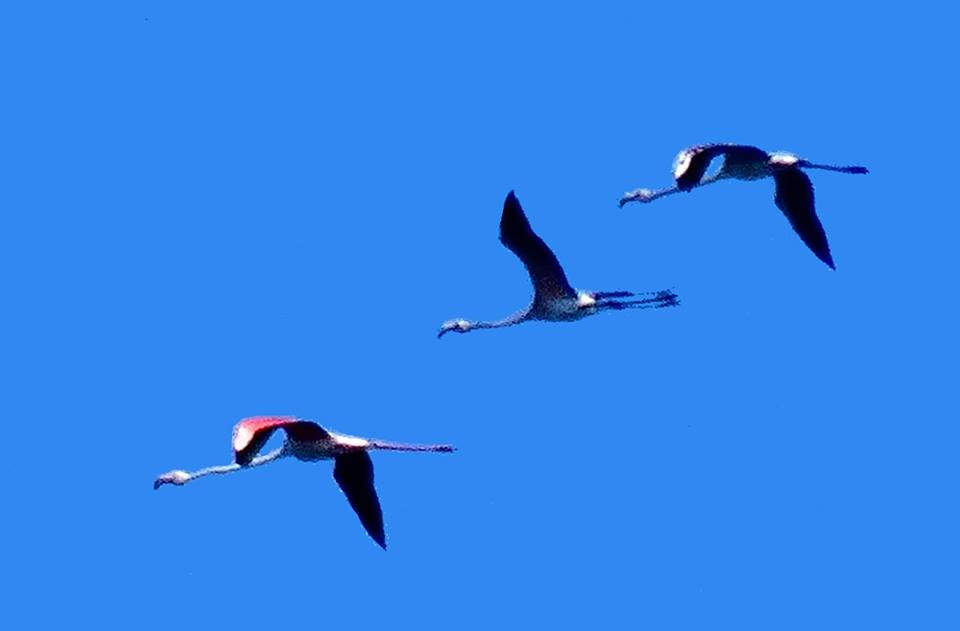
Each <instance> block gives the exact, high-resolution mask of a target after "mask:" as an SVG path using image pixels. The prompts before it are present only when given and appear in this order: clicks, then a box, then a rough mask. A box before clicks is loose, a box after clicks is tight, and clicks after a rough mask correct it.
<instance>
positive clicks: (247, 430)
mask: <svg viewBox="0 0 960 631" xmlns="http://www.w3.org/2000/svg"><path fill="white" fill-rule="evenodd" d="M278 429H283V430H284V431H286V432H287V435H288V436H289V437H290V438H291V439H293V440H296V441H299V442H317V441H321V440H324V439H327V438H329V437H330V434H329V433H328V432H327V430H325V429H323V428H322V427H320V426H319V425H317V424H316V423H314V422H313V421H304V420H302V419H299V418H297V417H295V416H252V417H250V418H245V419H243V420H242V421H240V422H239V423H237V426H236V427H234V428H233V457H234V461H235V462H236V463H237V464H239V465H248V464H250V461H251V460H253V459H254V457H256V455H257V454H258V453H260V450H261V449H263V446H264V445H265V444H267V441H268V440H270V437H271V436H272V435H273V433H274V432H275V431H276V430H278Z"/></svg>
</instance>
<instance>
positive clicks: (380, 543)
mask: <svg viewBox="0 0 960 631" xmlns="http://www.w3.org/2000/svg"><path fill="white" fill-rule="evenodd" d="M373 540H374V541H376V542H377V545H378V546H380V547H381V548H383V549H384V550H386V549H387V538H386V537H385V536H384V535H380V536H379V537H373Z"/></svg>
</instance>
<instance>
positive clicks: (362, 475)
mask: <svg viewBox="0 0 960 631" xmlns="http://www.w3.org/2000/svg"><path fill="white" fill-rule="evenodd" d="M333 479H334V480H336V481H337V484H339V485H340V489H341V490H342V491H343V494H344V495H346V496H347V501H348V502H350V506H351V507H352V508H353V511H354V512H355V513H356V514H357V517H359V518H360V523H361V524H363V527H364V529H366V531H367V534H369V535H370V536H371V537H373V540H374V541H376V542H377V543H378V544H379V545H380V547H381V548H383V549H386V548H387V538H386V534H385V533H384V532H383V511H382V510H380V499H379V498H378V497H377V489H376V488H374V486H373V461H371V460H370V454H368V453H367V452H366V451H350V452H347V453H344V454H340V455H339V456H337V459H336V462H335V463H334V465H333Z"/></svg>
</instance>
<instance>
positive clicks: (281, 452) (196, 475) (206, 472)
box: [184, 445, 290, 484]
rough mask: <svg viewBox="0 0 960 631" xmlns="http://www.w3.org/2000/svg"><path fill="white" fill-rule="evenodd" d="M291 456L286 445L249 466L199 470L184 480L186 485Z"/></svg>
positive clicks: (232, 464)
mask: <svg viewBox="0 0 960 631" xmlns="http://www.w3.org/2000/svg"><path fill="white" fill-rule="evenodd" d="M289 455H290V452H289V451H288V450H287V448H286V445H284V446H283V447H278V448H277V449H274V450H273V451H271V452H269V453H266V454H264V455H262V456H257V457H256V458H254V459H253V460H251V461H250V463H249V464H247V465H239V464H237V463H235V462H234V463H231V464H223V465H214V466H212V467H206V468H204V469H199V470H197V471H193V472H189V473H187V476H188V477H187V479H186V480H184V484H186V483H187V482H190V481H192V480H196V479H197V478H202V477H204V476H207V475H220V474H223V473H233V472H234V471H239V470H240V469H249V468H251V467H259V466H261V465H265V464H267V463H268V462H273V461H274V460H278V459H280V458H285V457H286V456H289Z"/></svg>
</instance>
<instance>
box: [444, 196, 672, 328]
mask: <svg viewBox="0 0 960 631" xmlns="http://www.w3.org/2000/svg"><path fill="white" fill-rule="evenodd" d="M500 242H501V243H503V245H505V246H507V248H508V249H509V250H510V251H511V252H513V253H514V254H515V255H516V256H517V258H519V259H520V260H521V261H522V262H523V265H524V266H525V267H526V268H527V273H528V274H529V275H530V281H531V282H532V283H533V301H532V302H531V303H530V305H529V306H528V307H527V308H526V309H524V310H522V311H518V312H517V313H514V314H513V315H511V316H508V317H506V318H503V319H502V320H495V321H491V322H484V321H480V322H474V321H470V320H464V319H455V320H447V321H446V322H444V323H443V325H442V326H441V327H440V332H439V333H438V334H437V337H438V338H439V337H443V336H444V335H445V334H447V333H449V332H450V331H456V332H457V333H466V332H468V331H472V330H473V329H494V328H498V327H505V326H513V325H515V324H520V323H521V322H526V321H527V320H546V321H549V322H568V321H573V320H579V319H581V318H585V317H587V316H591V315H594V314H596V313H600V312H601V311H607V310H610V309H615V310H621V309H647V308H660V307H673V306H676V305H678V304H679V302H680V301H679V299H678V298H677V295H676V294H674V293H673V292H672V291H670V290H661V291H656V292H644V293H643V294H641V295H644V296H648V297H646V298H640V299H637V300H616V299H617V298H629V297H632V296H636V295H637V294H634V293H633V292H629V291H578V290H576V289H574V288H573V287H571V286H570V283H569V282H568V281H567V276H566V274H564V272H563V268H562V267H561V266H560V262H559V261H557V257H556V255H555V254H554V253H553V251H552V250H550V248H549V247H548V246H547V244H546V243H544V242H543V239H541V238H540V237H538V236H537V235H536V233H534V231H533V229H532V228H531V227H530V222H529V221H527V217H526V215H525V214H524V213H523V208H522V207H521V206H520V202H519V201H518V200H517V196H516V195H515V194H514V192H513V191H510V192H509V193H508V194H507V199H506V200H505V201H504V203H503V214H502V215H501V217H500Z"/></svg>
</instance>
